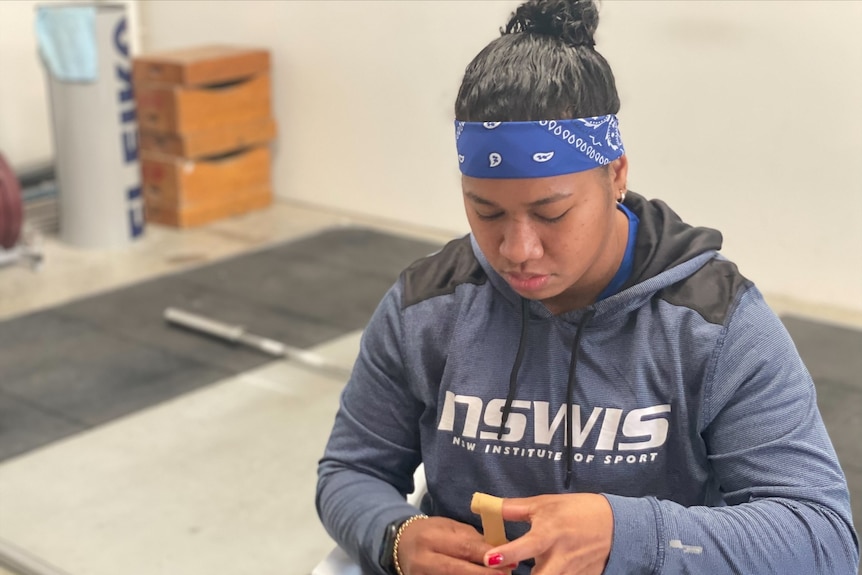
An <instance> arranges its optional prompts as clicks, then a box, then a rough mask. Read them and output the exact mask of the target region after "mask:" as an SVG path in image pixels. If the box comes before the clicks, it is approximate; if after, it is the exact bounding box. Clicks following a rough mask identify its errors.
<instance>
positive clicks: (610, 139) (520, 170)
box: [455, 114, 625, 178]
mask: <svg viewBox="0 0 862 575" xmlns="http://www.w3.org/2000/svg"><path fill="white" fill-rule="evenodd" d="M455 144H456V146H457V148H458V162H459V164H460V167H461V173H463V174H464V175H467V176H472V177H474V178H543V177H547V176H559V175H562V174H571V173H574V172H583V171H585V170H590V169H592V168H596V167H598V166H604V165H606V164H609V163H610V162H612V161H614V160H616V159H617V158H619V157H620V156H622V155H623V154H624V153H625V149H624V148H623V142H622V140H621V139H620V129H619V121H618V120H617V117H616V116H615V115H613V114H609V115H607V116H594V117H591V118H577V119H574V120H541V121H538V122H459V121H456V122H455Z"/></svg>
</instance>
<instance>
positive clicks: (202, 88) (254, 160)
mask: <svg viewBox="0 0 862 575" xmlns="http://www.w3.org/2000/svg"><path fill="white" fill-rule="evenodd" d="M132 74H133V81H134V85H135V100H136V103H137V113H138V126H139V130H140V141H139V145H140V152H141V154H140V156H141V172H142V184H143V190H144V200H145V205H146V214H147V219H148V220H149V221H150V222H155V223H160V224H166V225H171V226H179V227H189V226H198V225H201V224H205V223H208V222H211V221H214V220H217V219H220V218H223V217H226V216H231V215H236V214H241V213H244V212H248V211H251V210H255V209H259V208H263V207H265V206H267V205H269V204H270V203H271V202H272V183H271V180H272V178H271V154H270V149H269V142H270V141H272V140H273V139H274V138H275V132H276V127H275V121H274V120H273V118H272V105H271V83H270V57H269V52H268V51H267V50H259V49H251V48H241V47H231V46H200V47H195V48H190V49H185V50H176V51H171V52H159V53H150V54H145V55H143V56H140V57H137V58H135V59H134V63H133V72H132Z"/></svg>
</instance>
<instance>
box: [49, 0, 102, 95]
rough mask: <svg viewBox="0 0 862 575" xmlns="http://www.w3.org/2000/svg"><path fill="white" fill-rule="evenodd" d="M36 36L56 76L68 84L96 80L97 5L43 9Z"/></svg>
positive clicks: (51, 71) (50, 69) (50, 70)
mask: <svg viewBox="0 0 862 575" xmlns="http://www.w3.org/2000/svg"><path fill="white" fill-rule="evenodd" d="M36 36H37V38H38V41H39V53H40V54H41V56H42V61H43V62H44V63H45V65H46V66H47V67H48V70H49V72H50V73H51V75H52V76H54V77H55V78H57V79H58V80H62V81H66V82H95V81H96V79H97V76H98V72H97V70H98V56H97V50H96V7H95V6H39V7H38V10H37V11H36Z"/></svg>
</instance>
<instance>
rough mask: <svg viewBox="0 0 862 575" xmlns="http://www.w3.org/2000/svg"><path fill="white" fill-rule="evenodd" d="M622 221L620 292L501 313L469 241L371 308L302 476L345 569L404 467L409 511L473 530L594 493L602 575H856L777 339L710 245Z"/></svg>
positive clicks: (770, 322)
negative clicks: (494, 518) (518, 510)
mask: <svg viewBox="0 0 862 575" xmlns="http://www.w3.org/2000/svg"><path fill="white" fill-rule="evenodd" d="M626 206H627V207H628V208H629V209H630V210H632V211H633V212H634V213H635V214H636V215H637V216H638V218H639V220H640V224H639V227H638V234H637V242H636V251H635V262H634V268H633V273H632V276H631V278H630V280H629V281H628V283H627V284H626V285H625V286H624V287H623V289H622V290H621V291H620V292H618V293H617V294H616V295H613V296H611V297H609V298H607V299H604V300H601V301H599V302H597V303H595V304H594V305H592V306H590V307H589V308H585V309H581V310H575V311H572V312H569V313H565V314H562V315H559V316H555V315H553V314H552V313H550V312H549V311H548V309H547V308H545V306H544V305H542V304H541V303H540V302H537V301H527V300H523V299H522V298H521V297H520V296H518V295H517V294H516V293H515V292H514V291H513V290H512V289H511V288H510V287H509V285H508V284H507V283H506V282H505V280H503V278H501V277H500V276H499V275H498V274H497V273H496V272H495V271H494V270H493V269H492V268H491V266H490V265H489V264H488V261H487V260H486V259H485V257H484V256H483V255H482V253H481V252H480V250H479V248H478V245H477V244H476V242H475V241H474V240H473V239H472V238H471V237H470V236H467V237H465V238H461V239H459V240H455V241H453V242H450V243H449V244H448V245H447V246H446V247H444V248H443V249H442V250H441V251H440V252H438V253H437V254H434V255H431V256H429V257H427V258H424V259H422V260H419V261H418V262H416V263H414V264H413V265H411V266H410V267H409V268H407V269H406V270H405V271H404V272H403V273H402V274H401V276H400V278H399V280H398V282H397V283H396V284H395V285H394V286H393V287H392V288H391V289H390V291H389V292H388V293H387V295H386V296H385V297H384V299H383V301H382V302H381V303H380V306H379V307H378V309H377V311H376V312H375V314H374V316H373V317H372V319H371V321H370V323H369V324H368V326H367V328H366V330H365V333H364V335H363V338H362V344H361V349H360V354H359V358H358V360H357V362H356V365H355V367H354V370H353V374H352V376H351V378H350V381H349V383H348V384H347V386H346V388H345V390H344V393H343V395H342V398H341V405H340V409H339V411H338V414H337V416H336V420H335V425H334V427H333V430H332V435H331V437H330V440H329V444H328V445H327V448H326V452H325V454H324V456H323V458H322V459H321V461H320V466H319V470H318V475H319V480H318V488H317V506H318V512H319V514H320V517H321V520H322V522H323V524H324V526H325V527H326V529H327V531H328V532H329V533H330V534H331V535H332V537H333V538H334V539H335V540H336V541H338V542H339V544H340V545H341V546H342V547H344V548H345V549H346V550H347V551H348V553H349V554H351V555H352V556H353V557H354V558H355V559H356V560H358V561H359V562H360V564H361V565H362V568H363V571H364V572H366V573H380V572H381V571H380V568H379V567H378V554H379V549H380V545H381V542H382V540H383V536H384V530H385V527H386V525H388V524H389V523H390V522H391V521H394V520H397V519H400V518H407V517H409V516H411V515H414V514H416V513H418V510H417V509H415V508H413V507H412V506H410V505H408V504H407V503H405V501H404V494H405V493H408V492H410V491H411V490H412V474H413V472H414V470H415V469H416V467H417V466H418V465H419V463H420V462H424V464H425V472H426V476H427V478H428V494H427V496H426V497H425V499H424V501H423V503H422V511H423V512H425V513H427V514H429V515H440V516H445V517H450V518H452V519H455V520H457V521H461V522H464V523H469V524H472V525H474V526H475V527H476V528H477V529H480V528H481V525H480V522H479V518H478V516H476V515H474V514H472V513H471V512H470V499H471V497H472V494H473V493H474V492H475V491H482V492H485V493H490V494H493V495H497V496H500V497H528V496H532V495H539V494H545V493H566V492H593V493H602V494H604V495H605V496H606V497H607V499H608V501H609V502H610V505H611V508H612V511H613V515H614V534H613V543H612V548H611V552H610V558H609V561H608V564H607V567H606V569H605V574H606V575H624V574H625V575H632V574H671V573H673V574H676V573H698V574H721V573H742V574H759V573H782V574H785V573H801V574H820V573H829V574H847V575H850V574H855V573H856V566H857V564H858V561H859V546H858V540H857V539H856V534H855V532H854V530H853V526H852V520H851V516H850V504H849V496H848V491H847V484H846V481H845V478H844V474H843V473H842V471H841V468H840V466H839V464H838V460H837V458H836V456H835V452H834V450H833V448H832V445H831V443H830V441H829V437H828V436H827V433H826V430H825V428H824V426H823V422H822V420H821V417H820V413H819V411H818V409H817V403H816V398H815V390H814V385H813V382H812V380H811V377H810V375H809V374H808V371H807V370H806V369H805V366H804V365H803V363H802V361H801V359H800V358H799V355H798V353H797V352H796V349H795V347H794V345H793V342H792V341H791V339H790V337H789V335H788V334H787V332H786V330H785V329H784V327H783V325H782V324H781V322H780V321H779V319H778V318H777V317H776V316H775V314H774V313H773V312H772V311H771V310H770V309H769V308H768V307H767V305H766V304H765V303H764V301H763V298H762V296H761V294H760V292H759V291H758V290H757V288H756V287H755V286H754V285H753V284H752V283H751V282H749V281H748V280H746V279H745V278H744V277H742V276H741V275H740V274H739V272H738V271H737V268H736V266H735V265H734V264H732V263H731V262H729V261H727V260H726V259H724V258H723V257H722V256H720V255H719V254H718V253H717V252H718V250H719V249H720V247H721V235H720V234H719V233H718V232H716V231H714V230H709V229H705V228H693V227H691V226H689V225H687V224H685V223H683V222H682V221H681V220H680V219H679V218H678V217H677V216H676V214H674V213H673V212H672V211H671V210H670V209H669V208H668V207H667V206H666V205H665V204H664V203H662V202H660V201H647V200H645V199H644V198H642V197H640V196H638V195H636V194H632V193H629V194H628V196H627V199H626ZM519 351H520V353H519ZM568 421H571V422H572V424H571V425H570V426H567V425H566V423H567V422H568ZM567 428H568V429H569V430H570V434H569V435H570V439H571V441H568V442H567V441H565V438H566V435H567V433H566V429H567ZM527 529H528V526H527V525H525V524H521V523H511V524H508V525H507V532H508V536H509V538H510V539H512V538H515V537H518V536H520V535H522V534H523V533H525V532H526V530H527ZM529 572H530V565H529V564H528V563H523V564H522V565H521V566H520V567H519V568H518V569H517V571H516V573H517V574H518V575H523V574H526V573H529Z"/></svg>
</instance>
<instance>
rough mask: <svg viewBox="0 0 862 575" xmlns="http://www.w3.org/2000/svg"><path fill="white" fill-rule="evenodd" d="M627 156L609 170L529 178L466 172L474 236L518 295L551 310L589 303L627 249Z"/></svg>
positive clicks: (464, 179)
mask: <svg viewBox="0 0 862 575" xmlns="http://www.w3.org/2000/svg"><path fill="white" fill-rule="evenodd" d="M627 168H628V164H627V161H626V157H625V156H622V157H621V158H619V159H617V160H615V161H614V162H612V163H611V164H609V167H608V168H607V169H603V168H595V169H592V170H587V171H585V172H578V173H574V174H566V175H562V176H553V177H546V178H530V179H512V180H507V179H499V180H498V179H486V178H473V177H469V176H462V179H461V182H462V189H463V192H464V207H465V208H466V210H467V219H468V221H469V222H470V228H471V229H472V231H473V235H474V237H475V238H476V241H477V242H478V244H479V247H480V248H481V249H482V253H483V254H485V257H486V258H488V261H489V262H490V264H491V266H492V267H493V268H494V269H495V270H496V271H497V273H499V274H500V275H501V276H502V277H503V278H504V279H505V280H506V281H507V282H508V283H509V285H510V286H511V287H512V289H514V290H515V291H516V292H517V293H518V294H520V295H521V296H522V297H525V298H527V299H535V300H541V301H542V302H543V303H544V304H545V305H546V306H547V307H548V308H549V309H550V310H551V311H552V312H554V313H562V312H564V311H569V310H572V309H576V308H579V307H583V306H586V305H589V304H591V303H593V301H595V298H596V297H597V296H598V294H599V293H601V291H602V290H603V289H604V288H605V286H607V284H608V283H610V280H611V279H612V278H613V276H614V274H615V273H616V271H617V269H618V268H619V265H620V262H621V261H622V257H623V254H624V253H625V247H626V240H627V238H628V220H627V219H626V217H625V215H624V214H623V213H622V212H621V211H620V210H618V209H617V208H616V206H615V204H616V201H617V199H618V198H619V196H620V194H621V190H625V189H626V187H625V186H626V173H627Z"/></svg>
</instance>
